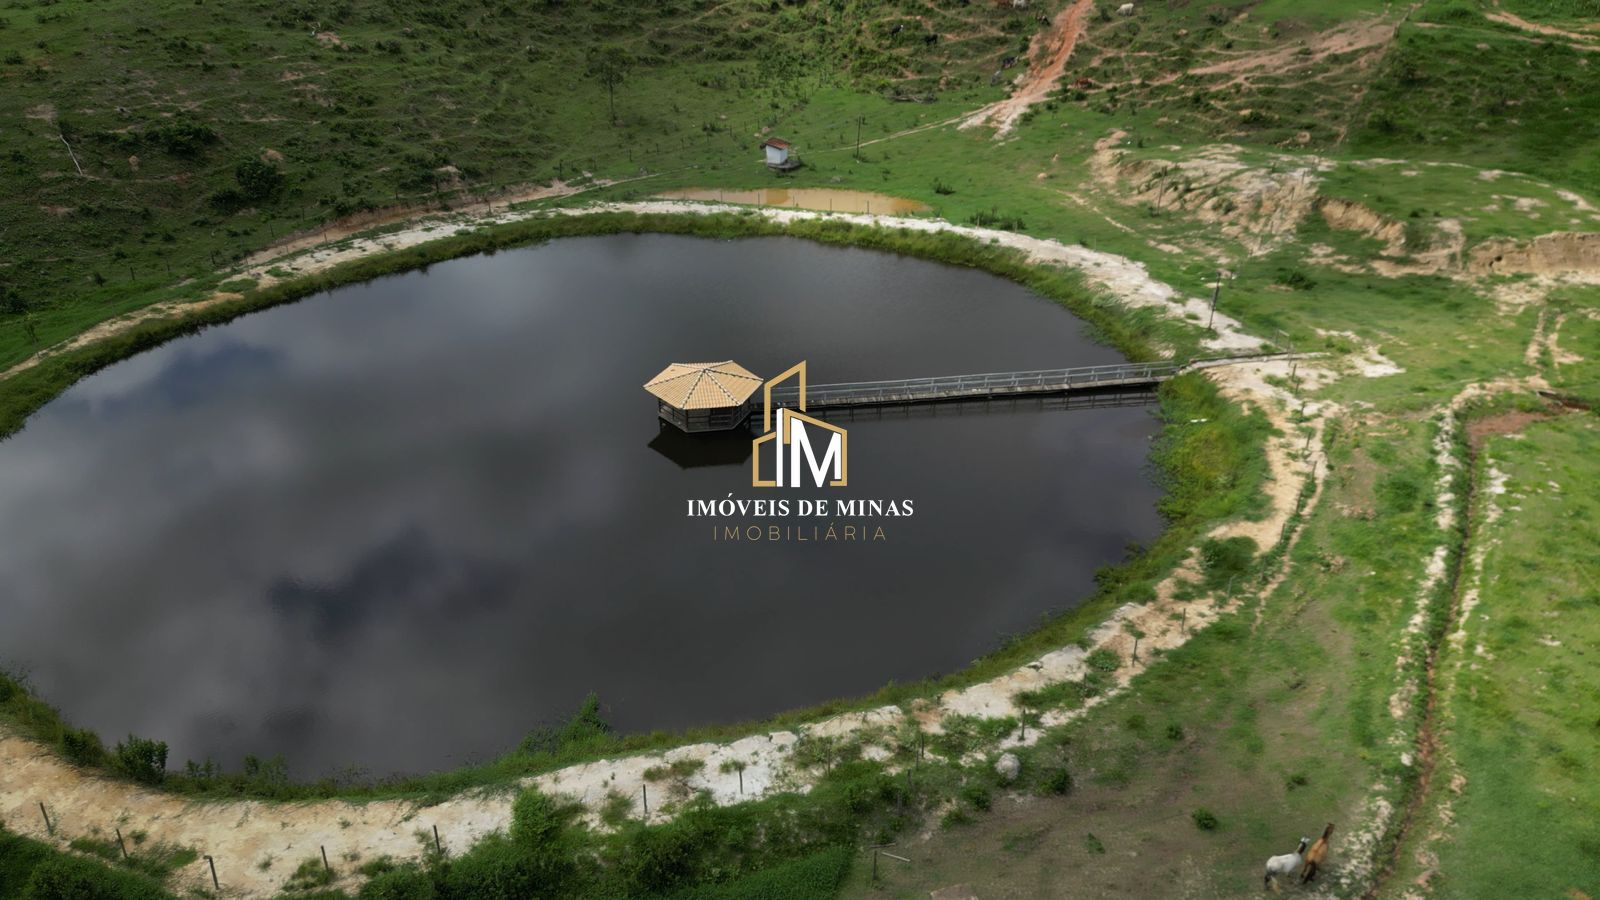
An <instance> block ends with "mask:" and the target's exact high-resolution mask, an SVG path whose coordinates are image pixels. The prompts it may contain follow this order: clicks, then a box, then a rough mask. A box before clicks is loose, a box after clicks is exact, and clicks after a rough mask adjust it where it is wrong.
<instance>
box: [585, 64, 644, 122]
mask: <svg viewBox="0 0 1600 900" xmlns="http://www.w3.org/2000/svg"><path fill="white" fill-rule="evenodd" d="M631 68H633V58H632V57H631V56H629V55H628V51H626V50H624V49H622V48H621V47H618V46H616V45H615V44H607V45H606V46H604V47H600V48H598V49H596V50H593V51H591V52H590V53H589V75H590V77H592V78H594V80H596V81H598V82H600V84H601V86H602V87H604V88H605V89H606V102H607V104H608V105H609V106H610V108H611V124H613V125H615V124H617V85H619V84H621V83H622V82H623V80H624V79H626V78H627V77H628V70H629V69H631Z"/></svg>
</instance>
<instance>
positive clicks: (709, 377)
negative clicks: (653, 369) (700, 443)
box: [644, 359, 762, 432]
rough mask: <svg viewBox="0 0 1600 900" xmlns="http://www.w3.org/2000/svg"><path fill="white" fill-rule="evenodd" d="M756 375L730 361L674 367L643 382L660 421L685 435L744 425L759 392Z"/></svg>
mask: <svg viewBox="0 0 1600 900" xmlns="http://www.w3.org/2000/svg"><path fill="white" fill-rule="evenodd" d="M761 383H762V379H761V377H760V376H759V375H756V374H755V373H754V372H751V371H750V370H749V369H746V368H745V367H744V366H741V365H739V364H738V363H736V362H734V361H733V360H731V359H728V360H723V361H722V362H698V363H673V364H672V365H670V366H667V367H666V368H665V369H662V370H661V373H660V374H658V375H657V376H656V377H654V378H652V379H650V380H649V381H647V382H645V385H644V389H645V390H647V391H649V392H650V393H651V394H653V395H654V396H655V398H656V412H657V414H658V415H660V417H661V419H662V420H663V421H666V422H671V423H672V424H674V425H676V426H678V428H679V429H681V430H683V431H687V432H696V431H728V430H731V429H734V428H738V427H739V426H740V425H743V424H744V420H745V419H746V418H748V417H749V415H750V412H751V410H752V409H753V408H754V407H753V405H752V401H751V396H752V395H754V394H755V392H756V391H757V390H759V389H760V387H761Z"/></svg>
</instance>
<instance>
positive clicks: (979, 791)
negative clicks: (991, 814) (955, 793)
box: [961, 782, 994, 812]
mask: <svg viewBox="0 0 1600 900" xmlns="http://www.w3.org/2000/svg"><path fill="white" fill-rule="evenodd" d="M961 799H962V800H963V801H965V802H966V803H967V805H969V806H971V807H972V808H973V809H976V810H979V811H981V812H987V811H988V810H989V807H990V806H993V805H994V798H993V797H992V796H991V795H990V793H989V787H988V785H983V784H978V783H976V782H974V783H972V784H968V785H967V786H966V787H963V788H962V789H961Z"/></svg>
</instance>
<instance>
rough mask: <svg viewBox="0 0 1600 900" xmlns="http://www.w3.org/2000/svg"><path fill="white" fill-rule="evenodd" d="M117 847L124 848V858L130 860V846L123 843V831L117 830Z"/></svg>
mask: <svg viewBox="0 0 1600 900" xmlns="http://www.w3.org/2000/svg"><path fill="white" fill-rule="evenodd" d="M117 846H118V847H121V848H122V858H123V859H127V858H128V845H127V844H124V843H123V842H122V829H121V828H118V829H117Z"/></svg>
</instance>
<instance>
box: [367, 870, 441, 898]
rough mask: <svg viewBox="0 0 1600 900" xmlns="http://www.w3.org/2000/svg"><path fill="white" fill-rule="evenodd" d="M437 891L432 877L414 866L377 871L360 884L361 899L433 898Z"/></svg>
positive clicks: (437, 893)
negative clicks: (364, 882)
mask: <svg viewBox="0 0 1600 900" xmlns="http://www.w3.org/2000/svg"><path fill="white" fill-rule="evenodd" d="M438 895H439V891H438V889H437V888H436V887H434V884H433V879H431V878H429V877H428V875H427V873H425V872H423V871H422V870H421V869H419V868H417V867H416V866H400V867H397V868H393V869H389V870H388V871H385V872H379V873H378V874H377V875H374V876H372V878H371V880H369V881H368V882H367V883H366V884H363V885H362V886H361V893H360V894H359V895H358V896H359V897H360V898H361V900H434V898H435V897H437V896H438Z"/></svg>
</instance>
